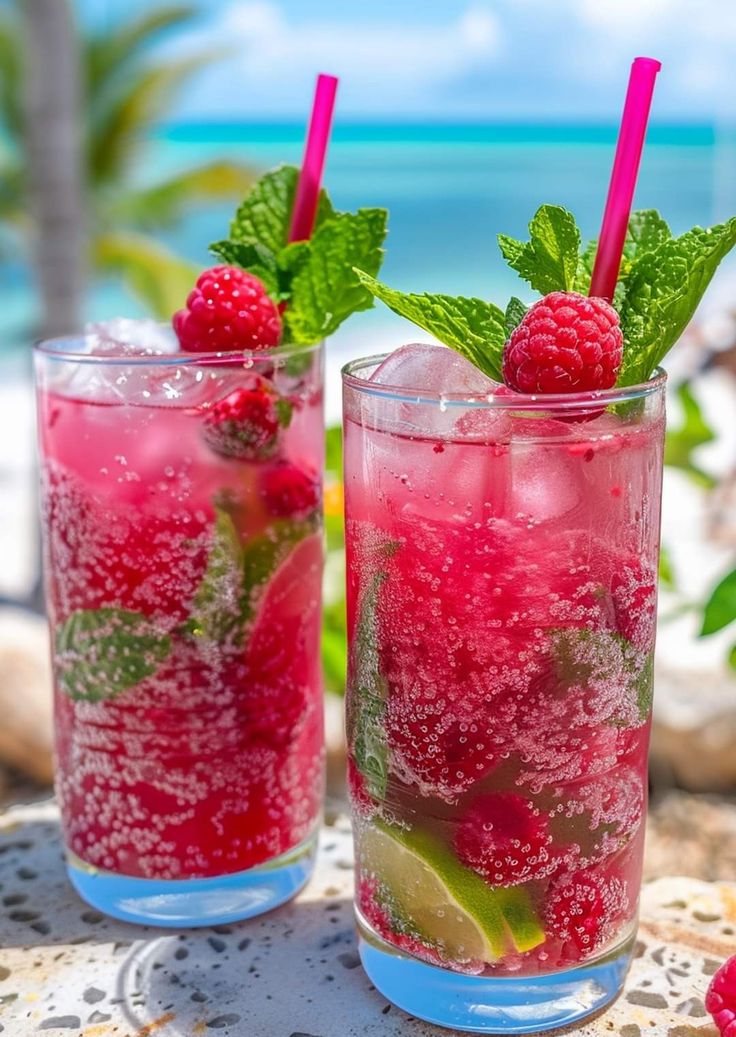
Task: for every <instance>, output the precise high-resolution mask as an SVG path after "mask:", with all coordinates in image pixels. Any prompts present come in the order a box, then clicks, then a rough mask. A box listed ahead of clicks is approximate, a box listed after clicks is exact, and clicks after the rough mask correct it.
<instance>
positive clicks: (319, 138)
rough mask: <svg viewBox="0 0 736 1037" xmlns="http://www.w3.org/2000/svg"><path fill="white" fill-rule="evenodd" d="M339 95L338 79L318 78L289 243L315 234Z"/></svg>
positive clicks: (334, 77) (304, 239) (303, 239)
mask: <svg viewBox="0 0 736 1037" xmlns="http://www.w3.org/2000/svg"><path fill="white" fill-rule="evenodd" d="M336 92H337V77H336V76H325V75H320V76H317V86H316V88H315V91H314V101H313V102H312V116H311V118H310V120H309V130H308V132H307V142H306V145H305V147H304V161H303V162H302V169H301V173H300V174H299V183H298V185H297V189H296V197H295V199H294V211H293V212H292V214H291V228H290V230H289V241H306V240H307V239H308V238H309V237H311V235H312V230H313V229H314V221H315V218H316V216H317V205H318V203H319V190H320V187H321V185H322V172H323V170H324V168H325V158H326V156H327V145H328V144H329V141H330V129H331V126H332V112H333V109H334V107H335V93H336Z"/></svg>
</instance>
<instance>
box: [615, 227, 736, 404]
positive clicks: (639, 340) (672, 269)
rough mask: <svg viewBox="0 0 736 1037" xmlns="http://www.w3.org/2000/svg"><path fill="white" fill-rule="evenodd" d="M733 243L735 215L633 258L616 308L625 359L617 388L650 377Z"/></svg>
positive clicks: (735, 228) (735, 233)
mask: <svg viewBox="0 0 736 1037" xmlns="http://www.w3.org/2000/svg"><path fill="white" fill-rule="evenodd" d="M735 244H736V217H734V218H733V219H731V220H729V221H728V222H727V223H722V224H719V225H717V226H715V227H711V228H709V229H708V230H703V228H702V227H694V228H693V229H692V230H689V231H688V232H687V233H686V234H682V235H681V236H680V237H679V238H669V239H667V240H665V241H663V242H662V243H661V244H659V245H658V246H657V247H656V248H655V249H654V250H653V251H651V252H644V253H643V254H641V255H639V254H637V255H636V256H635V258H634V261H633V264H632V268H631V272H630V274H629V275H628V278H627V281H626V292H625V298H624V302H623V305H622V310H621V327H622V330H623V334H624V358H623V363H622V367H621V373H620V375H619V378H618V385H634V384H636V383H638V382H642V381H645V380H646V379H647V378H649V377H651V375H652V373H653V372H654V370H655V368H656V367H657V365H658V364H659V363H660V361H661V360H662V358H663V357H664V356H665V354H666V353H667V352H668V351H669V350H670V349H671V348H672V346H673V345H674V344H675V342H676V341H677V339H678V338H679V337H680V335H681V334H682V332H683V331H684V330H685V328H686V326H687V325H688V323H689V322H690V320H691V318H692V316H693V313H694V312H695V309H696V307H697V305H698V303H699V302H700V300H701V298H702V296H703V293H704V292H705V289H706V288H707V287H708V285H709V284H710V281H711V278H712V277H713V274H714V273H715V272H716V268H717V267H718V264H719V263H720V262H721V260H722V259H723V258H724V256H726V255H727V254H728V253H729V252H730V251H731V249H732V248H733V247H734V245H735Z"/></svg>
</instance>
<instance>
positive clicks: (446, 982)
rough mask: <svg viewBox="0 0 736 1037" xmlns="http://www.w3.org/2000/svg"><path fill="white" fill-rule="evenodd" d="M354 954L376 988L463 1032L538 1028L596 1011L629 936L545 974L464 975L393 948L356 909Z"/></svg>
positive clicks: (625, 956) (615, 986)
mask: <svg viewBox="0 0 736 1037" xmlns="http://www.w3.org/2000/svg"><path fill="white" fill-rule="evenodd" d="M358 931H359V935H360V941H359V943H360V947H359V949H360V957H361V960H362V962H363V968H364V969H365V971H366V972H367V974H368V976H369V978H370V980H371V982H372V983H373V984H374V985H375V986H376V988H377V989H378V990H380V992H381V993H382V994H383V995H384V997H386V998H388V1000H389V1001H392V1002H393V1003H394V1004H395V1005H397V1006H398V1007H399V1008H402V1009H403V1010H404V1011H405V1012H408V1013H409V1014H410V1015H413V1016H416V1017H417V1018H418V1019H424V1020H425V1021H426V1022H429V1023H435V1024H437V1025H438V1026H446V1027H449V1028H450V1029H454V1030H462V1031H465V1032H467V1033H496V1034H505V1033H539V1032H541V1031H543V1030H551V1029H554V1028H555V1027H558V1026H570V1025H571V1024H573V1023H577V1022H580V1021H581V1020H582V1019H585V1018H587V1017H588V1016H590V1015H592V1014H593V1013H595V1012H598V1011H600V1009H601V1008H604V1007H605V1006H606V1005H607V1004H609V1003H610V1002H611V1001H613V1000H614V998H615V997H616V996H617V995H618V994H619V993H620V991H621V988H622V987H623V983H624V979H625V977H626V972H627V970H628V968H629V963H630V961H631V955H632V949H633V942H634V940H633V936H631V937H630V938H629V939H628V940H627V941H626V943H625V944H622V945H621V946H620V947H618V948H616V949H614V950H612V951H609V952H608V953H607V954H606V955H605V957H603V958H599V959H597V960H596V961H591V962H587V963H586V964H585V965H583V966H581V967H579V968H575V969H569V970H565V971H563V972H555V973H550V974H549V975H546V976H518V977H516V978H513V977H503V978H501V977H498V978H490V977H487V976H468V975H464V974H462V973H459V972H450V971H449V970H448V969H441V968H437V967H436V966H434V965H428V964H427V963H426V962H423V961H420V960H419V959H418V958H413V957H410V956H408V955H406V954H403V953H402V952H401V951H398V950H397V949H396V948H395V947H392V946H391V944H389V943H387V942H386V941H385V940H383V939H382V938H381V937H380V936H378V935H377V934H376V933H375V932H374V931H373V930H372V929H371V928H370V927H369V926H368V925H367V923H366V922H365V920H364V919H362V918H361V917H360V915H359V916H358Z"/></svg>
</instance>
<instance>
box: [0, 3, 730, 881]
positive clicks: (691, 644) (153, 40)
mask: <svg viewBox="0 0 736 1037" xmlns="http://www.w3.org/2000/svg"><path fill="white" fill-rule="evenodd" d="M735 53H736V6H734V5H733V4H732V3H731V2H730V0H616V2H615V3H600V2H599V0H557V2H556V3H555V4H550V3H548V2H546V0H423V2H422V3H421V4H419V3H416V2H414V0H372V2H371V3H370V4H344V3H339V2H337V0H220V2H218V3H217V4H212V3H208V2H207V0H198V2H192V3H188V4H175V5H170V4H163V3H159V2H155V0H75V2H72V0H0V599H1V600H2V608H0V711H1V712H2V722H1V727H2V729H0V761H1V763H0V766H2V768H3V769H2V771H0V773H2V775H3V778H2V787H3V788H4V795H5V796H6V798H18V797H19V796H22V795H29V794H33V793H34V792H35V791H36V790H37V788H38V783H41V784H43V783H45V782H46V781H47V780H48V777H49V773H50V765H49V753H48V738H49V735H48V732H49V717H48V704H47V703H48V691H47V687H48V684H47V682H48V675H47V672H46V669H45V648H44V641H43V639H44V636H45V634H44V629H43V623H42V621H41V620H40V619H38V618H36V619H34V618H33V617H32V615H31V612H30V611H29V609H30V608H33V607H35V608H36V609H38V603H39V588H38V582H37V577H38V558H37V535H36V522H35V517H34V516H35V509H36V499H35V475H34V452H33V449H34V448H33V437H34V432H33V403H32V393H31V390H30V350H31V344H32V342H33V341H34V339H35V338H37V337H39V336H40V335H43V334H59V333H64V332H67V331H72V330H75V329H79V328H80V327H82V326H83V325H84V324H85V322H88V321H93V320H100V319H108V318H112V317H115V316H119V315H126V316H144V315H151V316H154V317H158V318H160V319H167V318H168V317H170V315H171V313H172V311H173V310H174V309H175V308H177V307H178V306H179V305H180V304H181V302H182V301H183V299H184V297H185V295H186V293H187V290H188V288H189V287H190V285H191V283H192V282H193V280H194V278H195V276H196V273H197V271H198V270H199V269H201V268H202V267H204V266H207V265H210V264H211V260H210V258H209V257H208V253H207V245H208V243H209V242H210V241H213V240H216V239H217V238H220V237H222V236H223V234H224V231H225V229H226V227H227V224H228V221H229V217H230V215H231V213H232V210H233V208H234V205H235V203H236V202H237V200H238V199H239V197H240V196H242V194H243V193H244V191H245V190H246V189H247V186H248V184H249V182H250V181H251V179H252V177H254V176H255V175H257V174H258V173H259V172H260V171H262V170H264V169H266V168H268V167H270V166H273V165H275V164H278V163H280V162H294V163H298V162H299V161H300V157H301V149H302V143H303V137H304V131H305V119H306V117H307V113H308V109H309V104H310V101H311V94H312V89H313V83H314V77H315V74H316V73H317V72H319V71H325V72H331V73H334V74H336V75H338V76H340V77H341V84H340V89H339V93H338V106H337V116H336V124H335V129H334V136H333V141H332V146H331V150H330V154H329V159H328V168H327V176H326V183H327V186H328V188H329V190H330V192H331V194H332V196H333V200H334V202H335V203H336V205H337V206H338V207H339V208H346V209H354V208H356V207H358V206H361V205H380V206H386V207H387V208H389V209H390V213H391V216H390V235H389V240H388V252H387V258H386V263H385V267H384V273H385V277H386V280H388V281H389V282H390V283H392V284H395V285H396V286H399V287H401V288H404V289H415V290H438V291H446V292H450V293H462V294H465V295H479V296H482V297H485V298H491V299H494V300H495V301H497V302H499V303H501V304H502V305H505V301H506V299H507V298H508V296H509V294H511V293H512V292H516V293H517V294H520V295H522V296H523V295H524V291H523V285H521V284H520V283H519V282H517V281H516V280H515V277H514V275H513V274H512V272H511V271H509V269H508V268H507V267H506V266H505V264H504V263H503V262H502V260H501V257H500V254H499V252H498V249H497V247H496V237H495V236H496V234H497V233H498V232H499V231H503V232H505V233H508V234H511V235H514V236H518V237H525V233H524V231H525V226H526V223H527V222H528V220H529V218H530V217H531V215H532V214H533V212H534V210H535V209H536V208H537V206H538V205H539V204H540V203H542V202H555V203H559V204H562V205H564V206H566V207H568V208H570V209H571V210H572V211H573V212H574V213H575V215H576V217H577V219H578V222H579V224H580V226H581V228H582V231H583V233H584V235H587V236H592V235H595V234H596V233H597V230H598V226H599V222H600V217H601V213H602V208H603V203H604V199H605V192H606V187H607V181H608V175H609V171H610V165H611V160H612V155H613V146H614V143H615V137H616V130H617V121H618V118H619V115H620V108H621V103H622V100H623V94H624V90H625V86H626V80H627V76H628V68H629V64H630V61H631V59H632V58H633V57H634V56H635V55H636V54H651V55H652V56H655V57H658V58H660V59H661V60H662V62H663V71H662V73H661V75H660V77H659V82H658V86H657V90H656V93H655V101H654V108H653V122H652V125H651V129H650V133H649V137H648V142H647V147H646V151H645V154H644V159H643V163H642V169H641V175H640V181H639V187H638V191H637V197H636V205H637V207H639V208H646V207H654V208H658V209H660V210H661V212H662V213H663V215H664V216H665V217H666V218H667V220H668V221H669V222H670V224H671V226H672V228H673V230H674V231H676V232H682V231H684V230H686V229H688V228H689V227H691V226H693V225H695V224H700V225H708V224H710V223H714V222H718V221H721V220H723V219H726V218H728V217H730V216H732V215H733V214H735V213H736V61H734V54H735ZM414 335H415V332H414V331H413V330H412V328H411V326H409V325H407V324H405V323H403V322H402V321H400V320H399V319H398V318H394V317H392V316H391V315H390V314H389V313H388V311H386V310H379V309H376V310H373V311H371V312H369V313H365V314H360V315H358V316H357V317H355V318H353V320H351V321H350V322H349V323H348V324H347V325H346V326H344V327H343V328H342V329H341V330H340V331H339V333H338V334H337V335H336V336H335V337H334V339H333V340H332V341H331V342H330V345H329V357H330V359H329V373H328V419H329V422H330V424H331V425H334V424H335V423H336V422H337V421H338V420H339V368H340V366H341V364H342V363H344V362H345V360H347V359H348V358H350V357H352V356H356V355H360V354H362V353H372V352H380V351H384V350H387V349H390V348H393V347H394V346H396V345H399V344H400V343H402V342H404V341H407V340H410V339H411V338H412V337H413V336H414ZM669 370H670V375H671V387H670V396H671V400H670V431H669V433H668V444H667V473H666V479H665V500H664V527H663V541H664V552H663V566H662V574H661V575H662V587H663V593H662V605H661V622H660V635H659V660H658V672H657V695H656V698H657V707H656V718H655V730H654V749H653V757H652V784H653V790H654V793H655V810H654V815H653V817H654V822H653V826H654V827H653V835H652V840H651V841H650V871H652V869H654V871H656V869H657V868H660V869H661V868H664V869H665V870H666V867H667V866H666V864H658V863H657V860H660V859H661V861H666V860H667V859H668V854H669V853H670V851H671V849H672V847H673V846H677V847H678V851H677V852H678V865H679V866H678V868H677V869H676V870H680V871H684V872H689V873H690V874H703V875H707V876H709V877H710V876H711V873H712V874H713V875H715V874H720V873H722V872H729V871H730V872H732V871H733V869H734V867H736V807H734V806H733V796H734V790H735V789H736V571H735V568H734V567H735V566H736V262H734V261H733V260H732V261H731V262H728V261H727V262H726V263H725V264H724V266H723V269H722V270H721V271H720V272H719V274H718V277H717V279H716V281H715V282H714V284H713V285H712V286H711V288H710V290H709V292H708V294H707V296H706V299H705V301H704V304H703V306H702V307H701V310H700V312H699V314H698V316H697V319H696V321H695V322H694V324H693V326H691V328H690V329H689V330H688V332H687V334H686V336H685V341H684V342H683V343H682V344H681V345H680V347H678V350H676V351H675V354H674V355H673V357H672V360H671V362H670V364H669ZM339 466H340V443H339V434H338V433H337V431H336V430H334V429H333V430H331V431H330V433H329V438H328V486H327V494H326V500H327V512H328V515H327V520H328V536H329V548H330V557H329V560H328V566H327V586H326V622H325V641H324V658H325V668H326V677H327V684H328V692H329V694H328V700H329V702H330V703H331V705H330V708H329V710H328V715H329V717H330V718H331V719H330V721H329V723H330V740H331V745H332V750H333V766H334V775H335V782H336V785H335V788H339V775H340V774H341V766H340V730H341V721H340V704H339V696H340V695H341V693H342V683H343V680H344V629H343V626H344V621H343V603H342V555H341V543H342V539H341V538H342V533H341V518H340V492H339V485H338V484H339ZM709 602H710V605H711V607H710V614H711V615H713V614H715V615H717V617H718V621H717V623H716V626H717V627H718V629H717V630H715V631H714V632H713V633H711V634H709V635H708V636H706V637H702V636H700V632H701V628H702V625H703V616H704V611H705V609H706V606H707V605H708V603H709ZM711 625H712V624H711ZM29 780H32V781H35V782H36V783H37V784H36V785H35V786H28V785H27V784H26V783H27V781H29ZM696 822H697V823H696ZM683 847H687V848H688V849H687V852H691V853H692V854H693V855H695V856H694V858H693V859H697V860H698V861H699V864H698V865H697V866H696V865H695V864H688V863H687V862H686V861H684V860H683V854H684V853H685V852H686V850H685V849H683ZM658 853H659V855H660V856H659V858H658V857H657V854H658ZM652 873H653V871H652Z"/></svg>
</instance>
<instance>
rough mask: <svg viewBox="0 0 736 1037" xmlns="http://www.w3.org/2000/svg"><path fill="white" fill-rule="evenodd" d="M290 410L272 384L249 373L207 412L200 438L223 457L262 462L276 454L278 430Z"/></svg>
mask: <svg viewBox="0 0 736 1037" xmlns="http://www.w3.org/2000/svg"><path fill="white" fill-rule="evenodd" d="M291 409H292V408H291V404H290V403H289V402H288V400H285V399H283V398H282V397H281V396H279V394H278V393H277V391H276V389H275V388H274V386H273V383H272V382H270V381H269V380H268V379H267V378H262V377H261V376H260V375H257V374H252V373H251V374H248V375H246V376H245V377H244V384H242V385H239V386H238V388H237V389H234V390H233V391H232V392H231V393H228V395H227V396H225V397H224V398H223V399H221V400H218V401H217V403H215V404H213V406H212V407H210V408H209V409H208V410H207V412H206V416H205V419H204V425H203V428H202V434H203V436H204V438H205V440H206V442H207V444H208V445H209V446H210V447H211V448H212V449H213V450H214V451H215V452H216V453H218V454H222V455H223V456H224V457H235V458H238V459H239V460H245V461H257V460H263V459H264V458H267V457H271V456H272V455H273V453H274V451H275V450H276V446H277V444H278V439H279V434H280V432H281V429H282V428H285V427H286V426H287V425H288V424H289V421H290V420H291Z"/></svg>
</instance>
